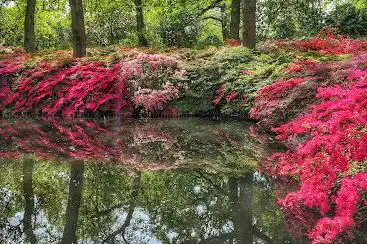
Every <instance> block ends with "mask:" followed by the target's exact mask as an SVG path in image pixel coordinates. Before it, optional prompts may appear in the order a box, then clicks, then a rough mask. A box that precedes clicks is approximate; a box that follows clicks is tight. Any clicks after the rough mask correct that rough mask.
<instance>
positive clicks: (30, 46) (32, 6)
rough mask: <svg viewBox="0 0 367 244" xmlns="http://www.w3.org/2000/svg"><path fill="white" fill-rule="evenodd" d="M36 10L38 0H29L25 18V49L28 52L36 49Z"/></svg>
mask: <svg viewBox="0 0 367 244" xmlns="http://www.w3.org/2000/svg"><path fill="white" fill-rule="evenodd" d="M35 12H36V0H27V6H26V11H25V19H24V49H25V50H26V52H27V53H34V52H35V51H36V37H35V33H34V14H35Z"/></svg>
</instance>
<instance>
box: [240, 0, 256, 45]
mask: <svg viewBox="0 0 367 244" xmlns="http://www.w3.org/2000/svg"><path fill="white" fill-rule="evenodd" d="M242 39H243V40H242V41H243V45H244V46H245V47H248V48H255V46H256V0H243V38H242Z"/></svg>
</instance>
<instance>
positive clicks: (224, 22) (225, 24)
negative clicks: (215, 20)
mask: <svg viewBox="0 0 367 244" xmlns="http://www.w3.org/2000/svg"><path fill="white" fill-rule="evenodd" d="M220 12H221V17H222V22H221V23H222V35H223V41H224V40H226V39H228V36H229V31H228V18H227V13H226V5H225V4H223V5H222V6H221V7H220Z"/></svg>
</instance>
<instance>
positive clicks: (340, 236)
mask: <svg viewBox="0 0 367 244" xmlns="http://www.w3.org/2000/svg"><path fill="white" fill-rule="evenodd" d="M318 39H320V40H318ZM337 40H339V39H336V37H335V36H332V35H327V36H326V37H322V38H321V37H316V38H314V39H311V40H308V41H299V42H295V45H296V46H297V47H299V48H301V49H303V50H314V51H319V52H322V53H332V54H345V53H351V54H353V55H354V56H353V58H352V59H350V60H348V61H339V62H329V63H317V62H314V61H312V60H306V61H301V62H295V63H292V64H290V65H289V66H288V68H287V69H286V70H285V75H284V77H283V78H282V79H280V80H278V81H276V82H275V83H273V84H271V85H269V86H266V87H264V88H263V89H261V90H259V91H258V96H257V97H256V98H255V101H254V106H253V107H252V109H251V111H250V114H251V116H252V118H254V119H257V120H259V122H260V124H262V125H264V126H267V127H273V131H274V132H275V133H276V134H277V139H278V140H280V141H282V142H283V143H285V144H286V145H288V148H289V150H288V151H286V152H284V153H277V154H275V155H273V157H272V158H273V160H274V165H273V166H272V167H269V168H268V171H267V173H268V174H273V175H276V176H278V177H293V178H295V179H298V181H299V187H298V188H297V189H295V190H294V191H292V192H290V193H288V194H287V195H286V196H284V197H281V198H280V199H279V201H278V203H279V204H280V205H281V206H282V208H283V210H284V212H285V215H286V216H287V217H289V218H290V220H289V221H290V222H291V223H292V225H291V226H292V228H298V229H302V231H301V233H302V232H307V236H308V237H309V238H310V239H311V241H312V243H333V242H335V241H337V240H345V241H346V240H347V239H351V238H353V233H352V232H353V228H355V227H357V226H358V222H356V221H355V216H356V214H357V213H358V206H359V205H360V204H363V202H365V200H363V197H362V196H363V193H364V192H366V191H367V180H366V179H367V178H366V177H367V173H366V172H364V171H363V170H362V171H358V172H355V173H353V174H352V175H349V173H348V172H350V171H351V169H352V168H353V167H355V166H356V165H365V164H366V162H367V54H366V53H365V52H363V51H364V50H365V47H366V45H365V43H361V42H360V41H352V40H349V39H343V40H341V41H340V40H339V41H340V42H338V46H337V42H336V41H337ZM334 41H335V42H334ZM274 127H276V128H274ZM293 230H294V229H293Z"/></svg>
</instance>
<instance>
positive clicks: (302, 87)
mask: <svg viewBox="0 0 367 244" xmlns="http://www.w3.org/2000/svg"><path fill="white" fill-rule="evenodd" d="M366 59H367V54H360V55H357V56H355V57H353V58H352V59H351V60H349V61H339V62H329V63H316V62H315V61H312V60H305V61H299V62H295V63H291V64H290V65H289V66H288V68H287V69H286V71H285V74H284V76H283V78H282V79H280V80H278V81H276V82H275V83H273V84H271V85H269V86H266V87H264V88H262V89H260V90H259V91H258V96H257V97H256V98H255V100H254V105H253V107H252V108H251V110H250V116H251V117H252V118H253V119H256V120H258V121H259V122H260V123H261V124H262V125H264V126H266V127H274V126H279V125H280V124H282V123H285V122H288V121H289V120H290V119H293V118H295V117H296V116H297V115H298V114H299V113H301V112H302V111H304V110H305V109H307V106H308V105H309V104H313V103H316V102H318V98H317V97H316V93H317V90H318V89H319V88H326V87H330V86H333V85H337V84H340V85H344V84H345V83H349V82H350V80H351V78H352V76H356V75H358V74H359V73H363V72H365V69H366V65H367V64H366Z"/></svg>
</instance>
